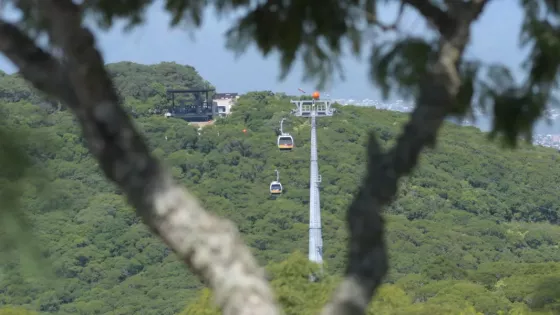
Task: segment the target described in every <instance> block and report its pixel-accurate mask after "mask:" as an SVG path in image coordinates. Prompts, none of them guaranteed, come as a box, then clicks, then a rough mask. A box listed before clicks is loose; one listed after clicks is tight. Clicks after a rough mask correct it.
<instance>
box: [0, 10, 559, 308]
mask: <svg viewBox="0 0 560 315" xmlns="http://www.w3.org/2000/svg"><path fill="white" fill-rule="evenodd" d="M8 2H10V3H11V4H13V5H14V6H15V7H17V8H19V10H21V12H22V13H23V15H22V20H21V23H19V24H17V25H16V24H12V23H9V22H7V21H0V50H1V51H2V52H3V53H4V55H5V56H6V57H7V58H9V59H10V60H11V61H12V62H13V63H14V64H15V65H16V66H17V67H18V68H19V71H20V73H21V75H22V76H23V77H24V78H25V79H26V80H28V81H29V82H30V83H31V84H32V85H33V86H35V87H36V88H37V89H39V90H41V91H43V92H44V93H46V94H47V95H49V96H50V97H52V98H55V99H58V100H60V101H61V103H62V104H64V105H65V106H67V107H68V108H69V109H71V110H72V111H73V113H74V114H75V116H76V117H77V119H78V121H79V123H80V125H81V127H82V130H83V133H84V135H85V137H86V138H87V140H88V145H89V149H90V151H91V153H92V154H93V155H94V156H95V157H96V158H97V160H98V161H99V164H100V166H101V168H102V169H103V171H104V172H105V174H106V176H107V177H108V178H109V179H111V180H112V181H113V182H115V183H116V184H117V185H118V186H119V187H120V188H121V189H122V190H123V191H124V192H125V193H126V196H127V197H128V200H129V202H130V203H131V204H132V205H133V206H134V207H135V208H136V210H137V213H138V214H139V215H140V216H142V217H143V219H144V222H145V223H146V224H147V225H148V226H149V227H150V228H151V229H152V230H153V231H154V233H156V234H157V235H158V236H159V237H161V239H162V240H163V241H164V242H165V243H166V244H167V245H168V246H169V247H170V248H172V249H173V250H174V251H175V252H176V253H177V255H179V256H180V257H181V258H182V259H183V260H184V261H185V263H187V264H188V265H189V266H190V267H191V269H192V270H193V271H194V272H195V273H196V274H198V275H199V276H200V277H201V279H202V280H204V281H205V283H207V284H208V285H209V286H210V287H211V288H212V290H213V291H214V294H215V296H216V301H217V304H218V306H219V307H220V308H221V309H222V310H223V311H224V313H226V314H244V315H245V314H279V312H280V310H279V309H278V307H277V304H276V302H275V301H274V298H273V294H272V292H271V290H270V288H269V286H268V285H267V283H266V281H265V278H264V275H263V272H262V271H261V269H260V268H259V267H258V265H257V264H256V262H255V260H254V258H253V257H252V256H251V254H250V252H249V250H248V248H247V247H246V246H245V245H244V244H243V242H242V241H241V239H240V237H239V233H238V231H237V229H236V228H235V226H234V225H233V224H232V223H231V222H229V221H227V220H224V219H222V218H219V217H216V216H215V215H212V214H210V213H208V212H207V211H205V210H204V209H203V208H202V207H201V206H200V205H199V203H198V201H197V200H196V199H195V198H194V197H193V196H192V195H191V194H190V193H189V192H188V191H187V190H186V189H185V188H183V187H180V186H179V185H178V184H176V183H175V182H174V181H173V179H172V177H171V175H170V173H169V172H167V170H165V169H164V168H163V167H162V164H160V162H159V161H158V160H157V159H156V158H154V157H153V156H152V155H151V154H150V152H149V150H148V148H147V146H146V144H145V141H144V139H143V138H142V136H141V135H140V134H139V133H138V132H137V130H136V129H135V128H134V126H133V124H132V122H131V119H130V118H129V117H128V116H127V114H126V112H125V111H124V110H123V108H122V107H121V106H120V103H119V99H118V96H117V93H116V92H115V89H114V87H113V84H112V82H111V79H110V77H109V75H108V73H107V71H106V70H105V67H104V62H103V58H102V56H101V54H100V53H99V52H98V50H97V49H96V47H95V38H94V36H93V34H92V32H91V31H90V30H89V29H88V28H87V27H85V26H84V23H83V22H84V19H85V17H86V16H88V15H91V16H95V17H98V21H99V23H100V24H101V25H103V26H106V27H110V26H111V25H112V23H113V21H114V20H115V19H116V18H121V17H124V18H127V19H128V20H129V21H130V23H131V25H136V24H140V23H142V21H143V13H144V10H145V9H146V8H147V7H148V6H149V5H150V4H152V2H155V1H151V0H121V1H115V0H97V1H94V0H85V1H80V2H79V4H78V3H75V2H73V1H71V0H12V1H8ZM383 2H389V1H376V0H367V1H357V0H349V1H340V0H339V1H335V0H333V1H325V0H321V1H305V0H298V1H279V0H269V1H266V2H265V3H259V4H257V5H254V4H253V2H251V1H249V0H238V1H226V0H220V1H187V0H182V1H181V0H179V1H177V0H166V1H165V3H166V9H167V10H168V11H169V13H170V14H172V16H173V20H172V21H173V24H174V25H178V24H179V23H184V22H189V23H191V24H193V25H194V26H199V25H201V23H202V18H201V17H202V11H203V10H204V9H205V8H207V7H209V6H214V7H215V8H217V10H218V11H219V12H228V11H232V10H238V9H243V10H246V12H247V13H246V14H245V16H244V17H243V18H242V19H241V20H240V21H239V22H238V23H237V24H236V25H233V26H232V28H231V30H230V32H229V33H228V40H229V42H230V44H231V45H230V46H231V48H232V49H234V50H237V51H240V50H242V49H243V47H246V46H247V44H248V43H249V42H256V44H257V46H258V47H259V48H260V50H261V51H262V53H263V54H268V53H269V52H271V51H273V50H277V51H279V52H280V53H281V66H282V69H283V73H284V74H286V73H287V72H288V70H289V68H290V66H291V64H292V63H293V61H294V60H296V59H297V58H298V57H301V58H302V59H303V61H304V63H305V66H306V67H307V69H308V70H309V72H308V73H310V74H311V75H310V77H311V78H314V79H318V82H319V84H320V85H321V84H323V83H324V82H325V79H326V78H327V75H326V74H327V73H330V72H332V71H333V70H337V69H339V66H340V65H339V62H338V61H339V56H340V52H341V49H342V43H343V42H344V40H346V39H348V40H350V42H351V43H352V47H353V48H354V52H356V53H357V52H358V51H359V48H360V47H361V46H362V40H363V39H364V38H365V37H367V36H368V35H367V34H371V33H366V32H365V30H364V28H363V24H364V21H367V25H368V28H367V29H373V30H375V32H374V35H373V36H372V37H373V38H368V39H369V40H373V42H374V45H373V49H372V53H371V70H372V71H371V73H372V79H373V82H374V83H375V84H377V86H379V87H381V88H382V89H383V91H384V92H385V94H386V95H387V94H388V93H390V92H392V91H393V87H395V88H396V89H395V90H396V91H397V92H398V93H401V94H404V95H407V96H409V97H412V98H415V99H416V107H415V109H414V111H413V112H412V114H411V117H410V121H409V122H408V123H407V124H406V126H405V127H404V130H403V132H402V134H401V136H400V137H399V138H398V141H397V143H396V145H395V146H394V147H393V148H391V149H390V150H388V151H386V152H383V151H382V150H381V148H380V146H379V145H378V143H377V140H376V137H375V136H374V135H373V134H372V135H371V136H370V142H369V146H368V157H369V160H368V168H367V174H366V176H365V178H364V179H363V183H362V185H361V187H360V189H359V191H358V192H357V193H356V196H355V198H354V201H353V202H352V204H351V205H350V207H349V208H348V211H347V221H348V224H349V230H350V234H351V235H350V239H349V244H348V246H349V256H348V263H347V269H346V276H345V279H344V280H343V282H342V283H341V284H340V285H339V287H338V290H336V292H335V293H334V296H333V297H332V299H331V302H330V303H329V304H328V305H326V306H325V308H324V310H323V314H363V313H364V310H365V308H366V306H367V304H368V303H369V301H370V300H371V297H372V295H373V294H374V292H375V289H376V288H377V287H378V286H379V284H380V283H381V281H382V279H383V277H384V275H385V274H386V271H387V268H388V263H387V255H386V248H385V243H384V222H383V219H382V216H381V211H382V209H383V207H384V206H386V205H387V204H389V203H390V202H391V200H392V199H393V198H394V196H395V195H396V191H397V184H398V180H399V179H400V178H402V177H403V176H405V175H407V174H409V173H410V172H411V171H412V170H413V169H414V167H415V166H416V164H417V161H418V157H419V155H420V153H421V151H422V150H423V149H424V148H425V147H428V146H434V145H435V144H436V139H437V133H438V130H439V129H440V127H441V126H442V124H443V121H444V119H445V118H446V117H448V116H450V115H456V116H464V115H467V114H468V113H469V111H470V110H472V108H473V104H475V103H476V104H477V106H482V107H484V108H488V109H492V110H493V113H494V124H493V130H492V132H491V135H492V136H500V137H501V138H502V139H503V140H504V143H505V144H508V145H510V146H514V145H515V144H516V143H517V140H518V138H519V137H520V136H523V137H525V138H526V139H530V138H531V130H532V126H533V123H534V122H535V121H536V120H537V119H538V118H539V117H541V116H542V115H543V113H544V112H545V109H546V106H547V104H549V103H551V102H552V96H551V93H552V92H553V89H554V88H555V87H556V83H557V82H556V80H557V72H558V65H559V64H560V57H559V55H558V53H557V52H558V51H559V49H558V48H559V47H560V41H559V36H558V34H559V29H558V26H557V23H554V21H555V19H557V18H558V16H559V13H560V12H559V10H560V1H555V0H531V1H526V0H522V1H520V3H521V5H522V6H523V8H524V10H525V19H524V22H523V28H522V30H521V35H522V39H523V41H522V45H524V46H528V47H530V49H531V54H530V55H529V57H528V60H527V63H526V66H527V68H526V69H527V76H526V78H525V79H524V81H523V82H522V83H521V84H518V83H516V81H515V80H514V78H513V76H512V74H511V73H510V71H509V69H507V68H506V67H504V66H502V65H487V64H483V63H481V62H480V61H478V60H467V59H466V58H465V57H464V51H465V49H466V47H467V45H468V43H469V40H470V30H471V25H472V24H473V22H474V21H476V20H477V19H478V17H479V16H480V14H481V13H482V12H483V10H484V8H485V7H486V6H487V5H488V3H490V2H491V0H465V1H457V0H441V1H429V0H395V1H393V2H395V3H399V4H400V6H401V13H402V12H403V11H404V10H405V9H408V8H412V9H413V10H416V11H417V12H418V13H419V14H420V15H421V16H423V17H424V19H425V20H426V21H427V22H428V24H429V25H430V29H431V31H432V35H434V36H428V37H427V38H428V39H424V38H414V37H411V36H407V35H406V34H403V33H401V32H400V24H399V19H398V20H397V21H396V22H395V23H394V24H391V25H384V24H382V23H380V22H379V19H378V18H377V8H378V7H379V6H380V5H381V4H382V3H383ZM381 32H397V33H399V34H401V35H403V36H397V37H396V38H397V39H394V38H393V39H390V40H387V39H383V38H385V37H383V36H377V35H378V34H379V33H381ZM37 34H47V35H48V43H49V48H48V49H41V48H40V47H39V45H38V44H37V42H36V40H34V38H37V37H36V36H35V35H37ZM32 35H33V36H34V37H31V36H32ZM370 36H371V35H370Z"/></svg>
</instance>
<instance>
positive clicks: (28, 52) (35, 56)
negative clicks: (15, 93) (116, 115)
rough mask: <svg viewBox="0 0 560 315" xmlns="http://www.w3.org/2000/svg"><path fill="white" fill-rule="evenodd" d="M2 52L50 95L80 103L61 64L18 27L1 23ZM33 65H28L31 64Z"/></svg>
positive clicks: (31, 80) (26, 76)
mask: <svg viewBox="0 0 560 315" xmlns="http://www.w3.org/2000/svg"><path fill="white" fill-rule="evenodd" d="M0 51H2V52H3V53H4V55H5V56H6V57H7V58H8V59H10V60H11V61H12V62H13V63H14V64H15V65H16V66H17V67H18V68H19V70H20V72H21V73H22V75H23V76H24V78H25V79H26V80H28V81H30V82H31V83H32V84H33V85H34V86H35V87H36V88H37V89H39V90H41V91H43V92H45V93H47V94H48V95H51V96H55V97H57V98H61V99H63V100H64V102H66V103H69V104H77V98H76V95H75V93H74V91H73V89H72V87H71V85H70V84H69V81H68V78H67V77H66V75H65V72H64V71H63V66H62V64H61V63H60V62H58V61H57V60H56V59H54V58H53V57H52V56H51V55H49V53H47V52H46V51H44V50H42V49H41V48H39V47H37V46H36V45H35V42H33V40H31V39H30V38H29V37H28V36H27V35H25V34H24V33H22V32H21V31H20V30H19V29H18V28H17V27H16V26H14V25H12V24H10V23H7V22H5V21H2V20H0ZM31 60H32V61H33V62H29V61H31Z"/></svg>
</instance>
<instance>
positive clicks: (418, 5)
mask: <svg viewBox="0 0 560 315" xmlns="http://www.w3.org/2000/svg"><path fill="white" fill-rule="evenodd" d="M458 2H459V1H458ZM402 3H404V4H408V5H410V6H412V7H414V8H415V9H416V10H418V12H420V14H422V15H423V16H424V17H425V18H426V19H427V20H428V21H429V22H430V23H431V24H432V25H434V26H435V28H436V29H437V30H438V31H439V32H440V34H442V35H444V36H445V35H446V34H451V33H453V31H454V29H455V27H456V25H455V24H456V21H455V20H454V19H453V18H452V17H451V16H450V15H449V14H447V12H445V11H443V10H442V9H440V8H438V7H437V6H436V5H434V4H433V3H430V1H427V0H402Z"/></svg>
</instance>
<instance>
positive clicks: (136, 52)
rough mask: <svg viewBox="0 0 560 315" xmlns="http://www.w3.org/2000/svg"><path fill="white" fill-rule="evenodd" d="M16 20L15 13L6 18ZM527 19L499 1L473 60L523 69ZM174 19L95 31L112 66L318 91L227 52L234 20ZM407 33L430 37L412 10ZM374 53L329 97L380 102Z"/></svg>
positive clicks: (349, 59)
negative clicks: (187, 26)
mask: <svg viewBox="0 0 560 315" xmlns="http://www.w3.org/2000/svg"><path fill="white" fill-rule="evenodd" d="M396 13H397V7H396V6H394V5H393V6H385V7H383V8H381V10H380V14H379V15H380V17H381V19H382V20H385V21H388V22H389V21H393V20H394V18H395V16H396ZM6 14H7V15H8V16H12V13H10V12H8V13H4V14H3V15H4V16H6ZM521 19H522V12H521V8H520V7H519V6H518V5H517V1H511V0H494V1H492V2H491V4H490V5H489V6H488V7H487V9H486V10H485V11H484V13H483V15H482V16H481V18H480V19H479V21H478V22H477V23H476V24H475V25H474V28H473V34H472V45H471V47H470V48H469V50H468V52H467V55H468V56H476V57H478V58H480V59H482V60H484V61H488V62H502V63H505V64H507V65H510V66H512V67H517V66H518V65H519V64H520V62H521V61H522V60H523V58H524V56H525V54H524V53H523V52H522V51H521V50H520V49H519V48H518V32H519V28H520V23H521ZM169 21H170V19H169V16H168V14H166V13H165V12H164V10H163V9H162V5H161V3H156V4H155V5H153V6H152V7H150V9H149V10H148V12H147V23H146V24H145V25H143V26H141V27H139V28H136V29H135V30H133V31H131V32H124V31H123V30H122V28H119V27H117V28H114V29H112V30H110V31H108V32H107V31H102V30H99V29H96V30H95V33H96V34H97V40H98V46H99V48H100V49H101V51H102V52H103V55H104V57H105V61H106V62H107V63H113V62H119V61H133V62H137V63H142V64H154V63H159V62H162V61H174V62H177V63H179V64H188V65H191V66H193V67H195V68H196V69H197V70H198V72H199V73H200V74H201V75H202V77H203V78H205V79H206V80H208V81H210V82H211V83H212V84H213V85H214V86H216V88H217V91H218V92H238V93H245V92H248V91H255V90H272V91H274V92H286V93H289V94H297V93H298V91H297V89H298V88H302V89H303V90H306V91H312V90H313V89H314V88H315V84H314V82H303V81H302V76H303V74H304V73H303V71H304V70H303V67H302V65H301V64H300V63H298V64H296V65H295V66H294V67H293V70H292V71H291V72H290V74H289V76H288V77H287V78H286V79H285V80H284V81H279V80H278V78H279V74H280V71H279V69H280V68H279V62H278V57H277V56H276V55H271V56H270V57H269V58H264V57H262V55H261V54H260V52H258V51H257V50H256V49H255V48H254V47H250V48H249V49H248V50H247V51H246V52H245V54H243V55H242V56H241V57H239V58H237V57H236V56H235V54H234V53H233V52H231V51H229V50H227V49H226V48H225V36H224V33H225V32H226V31H227V29H228V28H229V27H230V26H231V25H232V21H233V20H232V18H229V19H225V18H222V19H219V18H217V17H216V16H215V14H213V12H210V11H209V12H207V13H206V14H205V23H204V24H203V26H202V27H201V28H200V29H198V30H196V31H194V32H193V34H194V38H193V34H190V33H189V32H187V31H186V30H184V29H170V28H169ZM402 25H403V30H405V31H407V32H409V33H412V34H417V35H422V34H425V32H426V28H425V25H424V22H423V20H422V19H421V18H420V17H419V16H418V15H417V14H416V13H415V12H414V11H412V10H409V11H407V12H406V14H405V15H404V17H403V19H402ZM367 59H368V54H367V51H365V52H364V53H363V54H362V56H361V57H360V58H356V57H353V56H346V57H345V58H343V60H342V64H343V67H344V74H345V80H344V81H341V80H339V79H338V78H337V77H336V76H333V77H335V79H334V81H333V83H332V84H330V85H329V86H328V87H327V88H326V89H325V90H324V91H323V93H328V94H330V96H331V97H332V98H346V99H348V98H353V99H364V98H369V99H380V93H379V91H378V90H377V89H376V88H375V87H374V86H373V84H372V83H371V81H370V80H369V77H368V69H369V64H368V62H367ZM0 69H2V70H4V71H6V72H8V73H11V72H14V70H15V68H14V67H13V66H12V65H11V63H10V62H9V61H8V60H6V59H5V58H4V57H1V58H0Z"/></svg>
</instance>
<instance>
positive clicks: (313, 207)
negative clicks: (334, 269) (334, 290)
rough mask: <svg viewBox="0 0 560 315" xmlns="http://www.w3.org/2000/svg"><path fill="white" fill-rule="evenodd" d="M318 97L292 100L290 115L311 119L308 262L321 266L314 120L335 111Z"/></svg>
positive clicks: (319, 181)
mask: <svg viewBox="0 0 560 315" xmlns="http://www.w3.org/2000/svg"><path fill="white" fill-rule="evenodd" d="M300 91H301V89H300ZM302 92H303V91H302ZM319 97H320V95H319V92H314V93H313V99H312V100H297V101H294V100H292V101H290V103H292V104H295V105H296V109H294V110H292V114H293V115H294V116H297V117H309V118H311V158H310V167H309V169H310V173H309V260H310V261H312V262H314V263H317V264H322V263H323V235H322V231H321V200H320V195H319V185H320V183H321V175H319V164H318V162H317V126H316V118H317V117H331V116H332V115H333V114H334V112H335V109H332V108H331V105H332V102H331V101H330V100H328V99H325V100H321V99H319ZM313 278H314V277H313Z"/></svg>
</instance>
